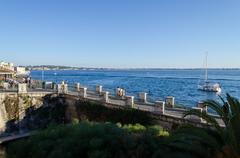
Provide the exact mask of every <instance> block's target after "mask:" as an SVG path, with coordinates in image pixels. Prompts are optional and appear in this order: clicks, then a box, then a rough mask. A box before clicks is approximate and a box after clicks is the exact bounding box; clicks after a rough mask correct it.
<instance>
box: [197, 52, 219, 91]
mask: <svg viewBox="0 0 240 158" xmlns="http://www.w3.org/2000/svg"><path fill="white" fill-rule="evenodd" d="M198 89H199V90H202V91H206V92H217V93H220V92H221V91H222V89H221V86H220V84H219V83H212V82H210V81H209V80H208V54H206V67H205V80H204V81H200V82H199V84H198Z"/></svg>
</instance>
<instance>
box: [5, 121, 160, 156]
mask: <svg viewBox="0 0 240 158" xmlns="http://www.w3.org/2000/svg"><path fill="white" fill-rule="evenodd" d="M139 127H141V128H139ZM142 127H143V126H141V125H139V124H137V125H127V126H123V127H119V124H118V125H115V124H112V123H91V122H82V123H80V124H70V125H65V126H63V125H62V126H54V127H49V128H48V129H46V130H44V131H42V132H40V133H38V134H37V135H33V136H32V137H31V138H30V139H27V140H21V141H17V142H15V143H13V144H10V145H9V146H8V147H7V153H8V158H55V157H58V158H75V157H91V158H95V157H106V158H108V157H109V158H110V157H148V156H154V154H155V151H157V150H158V148H159V147H161V145H163V144H162V143H163V142H164V141H162V143H161V141H159V139H160V137H158V136H157V135H155V134H153V133H151V134H149V133H148V132H147V131H148V127H144V129H145V130H142ZM132 128H134V129H135V130H134V132H130V131H132ZM154 129H155V130H156V131H155V133H160V131H161V130H158V129H157V128H154ZM160 129H161V128H160ZM161 139H162V140H164V137H161Z"/></svg>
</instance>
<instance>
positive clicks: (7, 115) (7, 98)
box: [0, 92, 47, 133]
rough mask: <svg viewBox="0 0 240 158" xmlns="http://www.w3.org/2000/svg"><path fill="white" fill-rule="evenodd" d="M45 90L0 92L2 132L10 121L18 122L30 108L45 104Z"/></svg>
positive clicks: (0, 126)
mask: <svg viewBox="0 0 240 158" xmlns="http://www.w3.org/2000/svg"><path fill="white" fill-rule="evenodd" d="M46 94H47V93H45V92H28V93H16V92H9V93H6V92H4V93H0V133H2V132H4V131H5V130H6V128H7V123H8V122H9V121H14V122H18V121H20V120H22V119H23V118H24V117H25V112H26V110H27V109H28V108H30V107H33V108H39V107H41V106H42V105H43V99H42V98H43V97H44V96H45V95H46Z"/></svg>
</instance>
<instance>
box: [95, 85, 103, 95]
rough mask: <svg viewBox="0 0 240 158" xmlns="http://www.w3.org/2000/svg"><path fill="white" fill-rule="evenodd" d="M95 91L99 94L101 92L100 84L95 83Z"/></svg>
mask: <svg viewBox="0 0 240 158" xmlns="http://www.w3.org/2000/svg"><path fill="white" fill-rule="evenodd" d="M96 92H97V93H98V94H101V93H102V86H101V85H97V86H96Z"/></svg>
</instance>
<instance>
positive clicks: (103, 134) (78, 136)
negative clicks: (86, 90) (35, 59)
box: [7, 94, 240, 158]
mask: <svg viewBox="0 0 240 158" xmlns="http://www.w3.org/2000/svg"><path fill="white" fill-rule="evenodd" d="M52 99H56V98H52ZM221 99H222V104H221V103H219V102H216V101H212V100H207V101H205V106H208V107H210V108H211V109H213V110H214V111H215V112H216V113H218V115H219V116H220V118H221V119H222V120H223V123H224V125H225V126H220V125H219V122H217V121H216V120H215V118H213V117H212V116H210V115H207V113H206V112H202V113H200V112H198V111H196V110H189V111H188V112H187V113H186V114H185V115H186V116H187V115H197V116H199V117H202V118H203V119H204V120H206V121H207V122H208V123H209V124H211V125H212V126H211V127H210V128H205V129H203V128H198V127H194V126H190V125H184V126H182V127H180V128H178V129H177V130H175V131H174V132H173V133H169V132H167V131H165V130H164V129H163V128H162V127H160V126H156V125H152V122H151V118H150V117H149V115H148V113H145V112H141V111H135V110H131V109H124V110H123V109H111V108H107V107H104V106H102V105H100V104H96V103H91V102H83V101H80V102H77V103H76V104H75V105H74V106H75V107H76V108H75V110H76V111H77V115H76V116H77V117H75V118H72V119H71V122H72V124H67V125H64V124H62V125H58V126H50V127H48V128H47V129H45V130H44V131H42V132H39V133H38V134H36V135H33V136H31V137H30V138H29V139H26V140H21V141H17V142H15V143H10V144H9V145H8V146H7V153H8V158H53V157H58V158H61V157H64V158H75V157H90V158H95V157H101V158H102V157H103V158H105V157H106V158H108V157H115V158H123V157H130V158H134V157H137V158H145V157H153V158H203V157H204V158H212V157H213V158H240V156H239V155H240V154H239V153H240V152H239V150H240V146H239V143H240V137H239V133H240V130H239V125H238V124H239V121H240V103H239V101H238V100H237V99H235V98H233V97H231V96H230V95H228V94H227V100H224V99H223V98H221ZM51 101H53V100H50V102H51ZM53 102H55V101H53ZM55 103H56V102H55ZM57 107H58V108H56V106H47V107H44V108H42V109H41V110H42V111H41V112H40V113H39V111H38V113H37V115H39V116H38V117H37V118H39V119H44V118H45V121H46V122H45V123H44V125H45V127H47V126H48V125H49V123H50V122H55V123H57V124H60V123H61V121H63V123H68V121H70V120H67V119H66V118H65V114H66V113H65V112H66V108H67V107H66V104H65V103H64V101H61V102H58V103H57ZM61 117H63V118H62V119H61ZM46 118H47V119H46ZM84 120H85V121H84ZM86 120H88V121H86ZM89 121H93V122H89ZM95 121H97V122H102V123H96V122H95ZM104 122H105V123H104ZM106 122H107V123H106ZM108 122H113V123H108ZM119 122H120V123H119ZM139 122H140V123H139Z"/></svg>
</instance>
